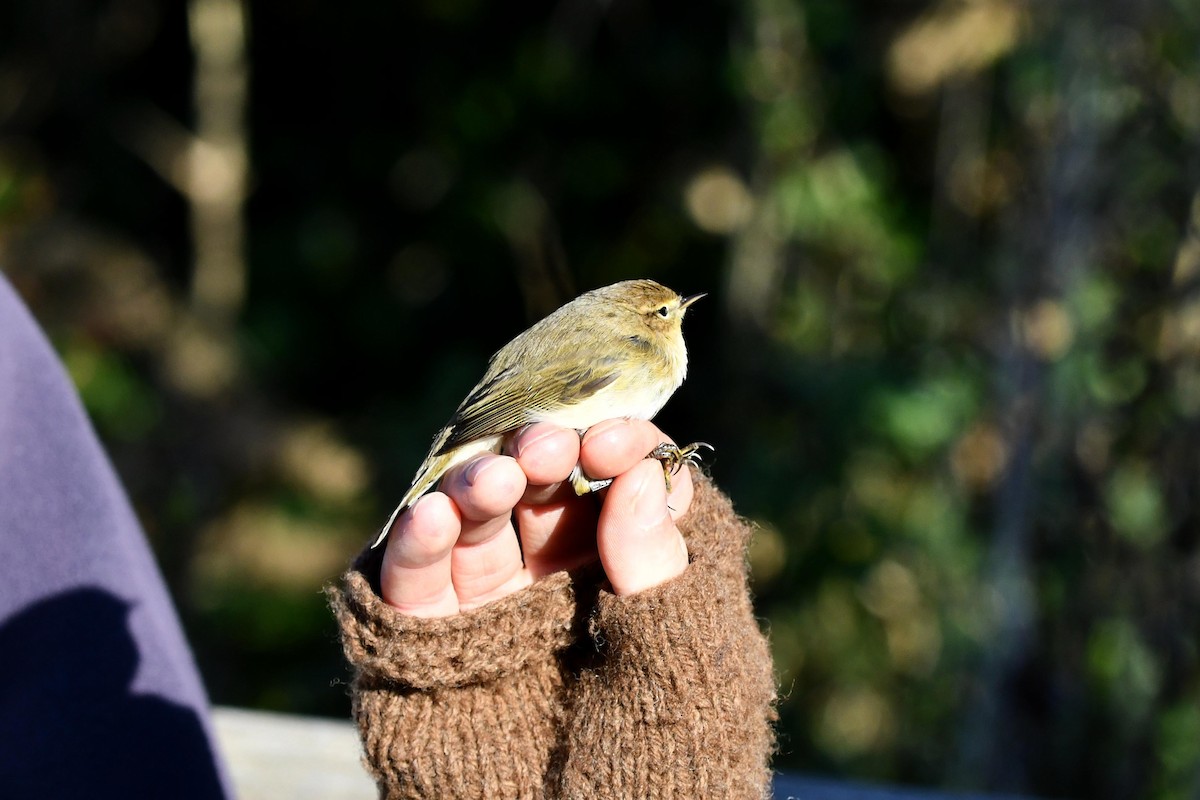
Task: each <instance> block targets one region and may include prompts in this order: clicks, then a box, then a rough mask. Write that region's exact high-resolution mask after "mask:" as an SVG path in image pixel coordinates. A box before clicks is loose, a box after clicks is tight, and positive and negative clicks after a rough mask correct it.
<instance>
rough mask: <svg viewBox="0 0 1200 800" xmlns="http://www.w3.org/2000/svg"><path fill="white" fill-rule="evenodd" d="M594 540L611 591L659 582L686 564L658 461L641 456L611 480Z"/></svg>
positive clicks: (622, 591)
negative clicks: (627, 469) (643, 458)
mask: <svg viewBox="0 0 1200 800" xmlns="http://www.w3.org/2000/svg"><path fill="white" fill-rule="evenodd" d="M596 545H597V548H598V549H599V551H600V563H601V564H602V565H603V566H604V572H605V574H606V575H607V576H608V580H609V582H610V583H611V584H612V587H613V591H614V592H615V593H616V594H618V595H621V596H624V595H630V594H633V593H635V592H640V591H642V590H643V589H649V588H651V587H653V586H657V585H658V584H660V583H663V582H665V581H668V580H670V579H671V578H674V577H675V576H677V575H680V574H681V573H682V572H683V571H684V570H685V569H686V568H687V565H688V552H687V545H686V544H685V543H684V541H683V536H682V535H681V534H680V533H679V529H678V528H676V527H675V523H674V521H673V520H672V519H671V512H670V510H669V509H668V508H667V489H666V485H665V482H664V481H663V470H662V466H661V465H660V464H659V463H658V462H657V461H653V460H646V461H639V462H638V463H637V465H635V466H634V467H633V468H632V469H630V470H629V471H628V472H626V473H624V474H622V475H619V476H617V478H616V480H614V481H613V484H612V486H610V487H609V489H608V496H607V497H606V498H605V500H604V507H603V508H602V509H601V511H600V520H599V523H598V524H597V526H596Z"/></svg>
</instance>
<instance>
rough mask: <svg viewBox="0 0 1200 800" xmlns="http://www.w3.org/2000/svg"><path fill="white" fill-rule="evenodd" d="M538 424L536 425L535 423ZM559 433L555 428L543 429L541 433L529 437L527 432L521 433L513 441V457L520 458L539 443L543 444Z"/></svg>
mask: <svg viewBox="0 0 1200 800" xmlns="http://www.w3.org/2000/svg"><path fill="white" fill-rule="evenodd" d="M535 424H536V423H535ZM556 433H558V431H557V430H555V429H554V428H543V429H542V431H541V432H540V433H535V434H531V435H527V434H526V432H525V431H521V432H520V433H518V434H517V435H516V436H514V437H513V440H512V453H511V455H512V457H513V458H520V457H521V453H522V452H523V451H524V450H525V449H526V448H529V447H532V446H534V445H535V444H537V443H538V442H543V441H545V440H546V439H549V438H550V437H551V436H553V435H554V434H556Z"/></svg>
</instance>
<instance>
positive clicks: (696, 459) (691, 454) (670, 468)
mask: <svg viewBox="0 0 1200 800" xmlns="http://www.w3.org/2000/svg"><path fill="white" fill-rule="evenodd" d="M702 447H707V448H708V449H709V450H712V451H714V452H715V451H716V449H717V448H715V447H713V446H712V445H711V444H709V443H708V442H692V443H691V444H689V445H684V446H683V447H679V446H678V445H674V444H671V443H670V442H663V443H662V444H660V445H659V446H658V447H656V448H654V449H653V450H651V451H650V455H648V456H646V458H653V459H654V460H656V461H658V462H659V463H660V464H662V468H663V480H664V481H666V482H667V491H668V492H669V491H671V476H672V475H674V474H675V473H677V472H679V470H680V469H681V468H682V467H683V465H684V464H699V463H700V461H701V458H700V448H702Z"/></svg>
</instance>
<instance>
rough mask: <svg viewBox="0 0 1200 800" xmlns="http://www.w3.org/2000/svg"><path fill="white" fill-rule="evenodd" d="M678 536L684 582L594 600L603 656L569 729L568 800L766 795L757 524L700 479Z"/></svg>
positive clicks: (768, 693)
mask: <svg viewBox="0 0 1200 800" xmlns="http://www.w3.org/2000/svg"><path fill="white" fill-rule="evenodd" d="M680 527H681V529H682V530H683V533H684V536H685V537H686V538H687V540H688V548H689V551H690V553H691V563H690V564H689V566H688V568H687V570H686V571H685V572H684V573H683V574H682V575H680V576H679V577H677V578H675V579H673V580H671V581H668V582H667V583H664V584H662V585H660V586H657V587H655V588H653V589H649V590H647V591H644V592H639V593H638V594H635V595H631V596H628V597H617V596H615V595H613V594H610V593H606V592H601V594H600V597H599V598H598V600H597V603H596V609H595V613H594V615H593V617H592V620H591V625H590V627H591V632H592V636H593V638H594V640H595V642H596V645H597V648H598V650H597V652H596V655H595V658H594V660H593V661H592V663H591V665H590V666H588V667H587V668H585V669H583V670H581V671H580V673H579V679H578V683H577V684H576V685H575V686H574V688H573V690H572V698H571V701H570V711H569V714H570V717H569V718H568V719H567V720H566V721H565V736H566V737H567V747H566V748H565V750H564V752H565V763H564V764H563V767H562V771H561V776H560V777H561V780H562V785H561V788H560V790H559V791H558V792H557V794H559V795H560V796H562V797H589V798H628V797H639V798H668V797H723V798H761V797H764V796H765V795H767V794H768V792H769V779H770V771H769V768H768V760H769V758H770V755H771V751H772V749H773V743H774V738H773V732H772V722H773V721H774V719H775V712H774V700H775V683H774V678H773V676H772V671H771V657H770V653H769V651H768V648H767V642H766V639H765V637H764V636H763V635H762V633H761V632H760V631H759V629H758V626H757V624H756V622H755V619H754V616H753V611H752V609H751V605H750V597H749V592H748V589H747V586H746V566H745V547H746V544H747V541H748V539H749V536H750V527H749V526H748V525H747V524H746V523H745V522H743V521H742V520H740V519H739V518H738V517H737V516H736V515H735V514H734V512H733V509H732V507H731V506H730V504H729V501H728V500H727V499H726V498H725V497H724V496H723V495H722V494H720V492H718V491H717V490H716V489H715V488H714V487H713V486H712V484H711V483H710V482H709V481H708V480H707V479H703V478H698V480H697V484H696V497H695V500H694V501H693V504H692V507H691V510H690V511H689V512H688V514H687V516H686V517H685V518H684V519H683V520H682V521H681V523H680Z"/></svg>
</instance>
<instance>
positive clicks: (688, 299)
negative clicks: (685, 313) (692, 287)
mask: <svg viewBox="0 0 1200 800" xmlns="http://www.w3.org/2000/svg"><path fill="white" fill-rule="evenodd" d="M701 297H708V292H701V293H700V294H694V295H692V296H691V297H685V298H683V299H682V300H680V301H679V310H680V311H682V310H683V309H685V308H687V307H688V306H690V305H691V304H692V303H694V302H696V301H697V300H699V299H700V298H701Z"/></svg>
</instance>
